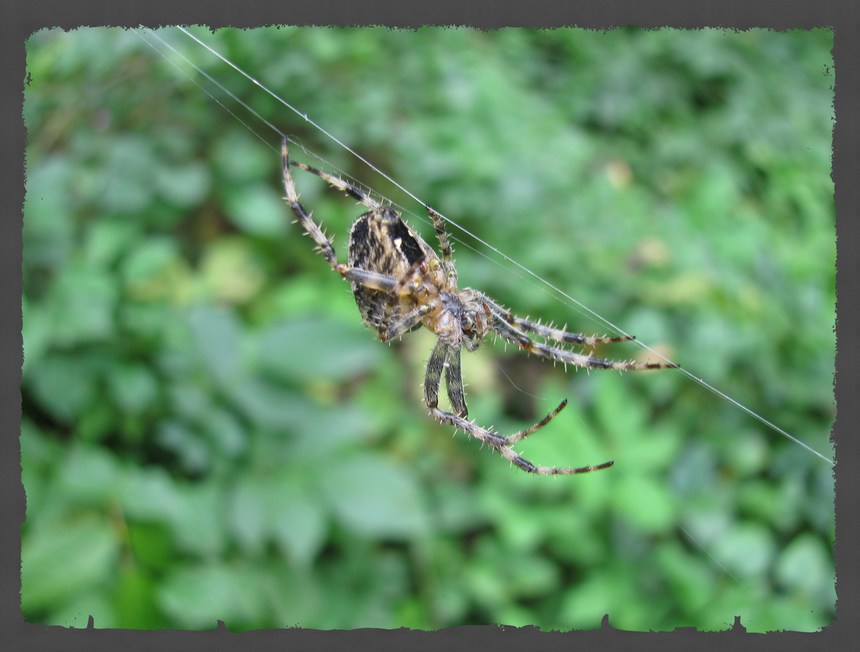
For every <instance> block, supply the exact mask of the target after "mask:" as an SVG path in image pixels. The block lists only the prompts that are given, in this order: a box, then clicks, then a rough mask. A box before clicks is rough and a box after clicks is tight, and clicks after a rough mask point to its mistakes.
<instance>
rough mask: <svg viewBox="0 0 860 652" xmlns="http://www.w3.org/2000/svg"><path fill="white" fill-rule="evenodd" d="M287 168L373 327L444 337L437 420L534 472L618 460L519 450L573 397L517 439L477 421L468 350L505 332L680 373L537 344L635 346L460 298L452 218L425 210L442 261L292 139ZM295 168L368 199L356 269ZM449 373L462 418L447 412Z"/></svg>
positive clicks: (357, 233)
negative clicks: (300, 158) (465, 365)
mask: <svg viewBox="0 0 860 652" xmlns="http://www.w3.org/2000/svg"><path fill="white" fill-rule="evenodd" d="M281 164H282V171H283V182H284V188H285V190H286V197H285V198H284V199H285V200H286V202H287V203H288V204H289V205H290V208H291V209H292V211H293V213H295V215H296V218H297V220H298V222H299V224H301V226H302V228H303V229H304V230H305V232H306V234H307V235H309V236H310V237H311V238H312V239H313V241H314V242H315V243H316V249H317V250H318V251H319V252H320V253H321V254H322V256H323V257H324V258H325V259H326V262H328V264H329V266H331V268H332V269H333V270H334V271H335V272H337V273H338V274H340V275H341V276H342V277H343V278H344V279H346V280H348V281H349V282H350V285H351V286H352V293H353V296H354V297H355V302H356V304H357V305H358V309H359V311H360V312H361V317H362V320H363V321H364V323H365V324H366V325H367V326H369V327H370V328H373V329H374V330H376V332H377V333H378V335H379V339H380V340H382V341H383V342H390V341H391V340H393V339H395V338H399V337H401V336H402V335H404V334H406V333H408V332H411V331H414V330H416V329H418V328H420V327H421V326H424V327H425V328H427V329H429V330H430V331H431V332H433V333H434V334H435V335H436V336H437V340H436V345H435V346H434V347H433V352H432V353H431V354H430V360H429V361H428V362H427V371H426V374H425V378H424V402H425V403H426V404H427V407H428V408H429V409H430V414H431V415H432V416H433V417H435V418H436V419H437V420H438V421H439V422H440V423H443V424H447V425H450V426H453V427H454V428H455V429H460V430H463V431H465V432H466V433H467V434H469V435H471V436H472V437H474V438H475V439H477V440H479V441H481V442H483V443H486V444H488V445H489V446H490V447H491V448H492V449H493V450H495V451H496V452H498V453H499V454H501V455H502V457H504V458H505V459H507V460H509V461H510V462H512V463H513V464H515V465H516V466H517V467H519V468H520V469H522V470H523V471H526V472H528V473H536V474H539V475H570V474H574V473H587V472H589V471H597V470H600V469H605V468H608V467H610V466H612V465H613V464H614V462H611V461H610V462H604V463H602V464H596V465H592V466H582V467H577V468H567V467H554V466H538V465H536V464H532V463H531V462H529V461H528V460H526V459H524V458H523V457H522V456H520V455H518V454H517V453H516V452H515V451H514V449H513V445H514V444H515V443H517V442H519V441H521V440H523V439H525V438H526V437H528V436H529V435H531V434H533V433H534V432H536V431H537V430H540V429H541V428H543V427H544V426H545V425H547V424H548V423H549V422H550V421H552V419H553V418H554V417H555V416H556V415H557V414H558V413H559V412H561V411H562V410H563V409H564V407H565V406H566V405H567V399H565V400H563V401H562V402H561V403H560V404H559V405H558V407H556V408H555V409H554V410H553V411H552V412H550V413H549V414H547V415H546V416H545V417H544V418H543V419H541V420H540V421H538V422H537V423H535V424H534V425H532V426H530V427H529V428H526V429H524V430H520V431H519V432H517V433H514V434H513V435H509V436H507V437H504V436H502V435H499V434H497V433H496V432H494V431H493V430H492V429H490V428H484V427H482V426H479V425H478V424H477V423H475V422H473V421H470V420H469V419H468V414H469V412H468V409H467V407H466V397H465V392H464V389H463V378H462V373H461V367H460V351H461V349H463V348H464V347H465V349H466V350H467V351H474V350H475V349H477V348H478V347H479V346H480V344H481V341H482V340H483V339H484V337H485V336H487V335H488V334H489V333H495V334H497V335H498V336H500V337H501V338H502V339H504V340H506V341H507V342H511V343H513V344H514V345H516V346H517V347H518V348H519V349H521V350H523V351H527V352H528V353H532V354H534V355H536V356H538V357H541V358H545V359H549V360H553V361H557V362H561V363H563V364H565V365H568V364H571V365H575V366H578V367H590V368H595V369H617V370H628V369H638V370H641V369H665V368H675V367H677V365H674V364H668V363H667V364H664V363H660V362H619V361H612V360H603V359H600V358H593V357H590V356H588V355H584V354H582V353H576V352H574V351H570V350H568V349H565V348H562V347H561V346H552V345H549V344H546V343H544V342H540V341H536V340H535V339H533V338H532V336H538V337H541V338H543V339H545V340H551V341H553V342H556V343H558V344H560V345H563V344H578V345H583V346H594V345H596V344H606V343H612V342H623V341H627V340H632V339H634V338H632V337H596V336H587V335H582V334H579V333H571V332H568V331H567V330H565V329H559V328H552V327H550V326H545V325H543V324H540V323H537V322H533V321H530V320H528V319H524V318H522V317H518V316H517V315H514V314H513V313H512V312H510V311H509V310H508V309H506V308H504V307H502V306H501V305H500V304H498V303H496V302H495V301H494V300H493V299H491V298H490V297H488V296H487V295H486V294H484V293H482V292H479V291H478V290H473V289H471V288H464V289H462V290H460V289H458V287H457V270H456V268H455V267H454V262H453V259H452V252H451V244H450V242H449V240H448V234H447V232H446V231H445V226H444V223H443V222H442V218H441V217H440V216H439V214H438V213H436V212H435V211H434V210H433V209H432V208H430V207H429V206H426V205H425V208H426V209H427V212H428V213H429V215H430V218H431V220H432V221H433V226H434V228H435V230H436V236H437V239H438V240H439V249H440V252H441V258H440V257H439V256H438V255H437V254H436V252H435V251H434V250H433V249H432V248H431V247H430V245H428V244H427V243H426V242H425V241H424V240H423V239H422V238H421V236H419V235H418V234H417V233H415V231H413V230H412V229H411V228H409V226H408V225H407V224H406V222H404V220H403V218H402V217H401V215H400V213H398V212H397V211H395V210H394V209H393V208H392V207H391V206H388V205H383V204H381V203H379V202H377V201H376V200H375V199H373V198H372V197H371V196H369V195H368V194H367V193H366V192H365V191H364V190H362V189H361V188H359V187H357V186H355V185H354V184H351V183H349V182H347V181H344V180H343V179H340V178H338V177H336V176H333V175H331V174H328V173H326V172H323V171H322V170H318V169H316V168H313V167H311V166H309V165H306V164H304V163H300V162H297V161H292V160H290V157H289V149H288V145H287V138H284V139H283V140H282V142H281ZM290 166H293V167H296V168H299V169H301V170H304V171H306V172H310V173H312V174H315V175H317V176H318V177H320V178H321V179H323V180H324V181H325V182H326V183H328V184H329V185H330V186H331V187H332V188H335V189H337V190H339V191H341V192H343V193H345V194H346V195H348V196H350V197H352V198H353V199H356V200H358V202H359V203H360V204H362V205H363V206H365V207H366V208H367V209H368V210H367V212H365V213H362V214H361V215H359V216H358V217H357V218H356V220H355V221H354V222H353V224H352V227H351V229H350V234H349V255H348V264H344V263H340V262H338V260H337V256H336V255H335V251H334V247H333V245H332V240H330V239H329V238H328V237H327V236H326V235H325V233H324V232H323V230H322V229H321V228H320V226H319V225H318V224H317V223H316V222H315V221H314V220H313V219H311V215H310V213H308V212H307V211H306V210H305V208H304V207H303V206H302V204H301V203H300V202H299V196H298V194H297V193H296V187H295V184H294V182H293V178H292V174H291V173H290ZM529 334H532V336H530V335H529ZM443 373H444V375H445V384H446V388H447V393H448V399H449V400H450V403H451V407H452V409H453V410H454V412H447V411H445V410H442V409H440V408H439V388H440V386H441V383H442V374H443Z"/></svg>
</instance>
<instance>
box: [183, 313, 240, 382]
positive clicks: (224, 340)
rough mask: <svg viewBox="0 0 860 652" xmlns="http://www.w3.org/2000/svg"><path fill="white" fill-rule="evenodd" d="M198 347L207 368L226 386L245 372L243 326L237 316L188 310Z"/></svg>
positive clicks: (189, 320) (189, 321) (189, 323)
mask: <svg viewBox="0 0 860 652" xmlns="http://www.w3.org/2000/svg"><path fill="white" fill-rule="evenodd" d="M188 325H189V327H190V329H191V337H192V338H193V340H194V346H195V348H196V350H197V352H198V354H199V355H200V358H201V360H202V361H203V364H204V365H205V366H206V369H207V370H208V371H209V373H211V374H212V375H213V376H214V377H215V379H216V380H218V381H219V382H220V383H222V384H232V383H235V382H236V380H237V376H239V374H240V373H241V372H242V359H241V350H240V345H241V337H242V327H241V325H240V323H239V321H238V319H237V318H236V316H235V315H234V313H232V312H230V311H228V310H225V309H223V308H215V307H212V306H197V307H194V308H192V309H191V310H189V311H188Z"/></svg>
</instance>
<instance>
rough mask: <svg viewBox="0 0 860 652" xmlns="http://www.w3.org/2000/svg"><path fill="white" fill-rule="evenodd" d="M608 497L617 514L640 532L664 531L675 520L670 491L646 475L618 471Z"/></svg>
mask: <svg viewBox="0 0 860 652" xmlns="http://www.w3.org/2000/svg"><path fill="white" fill-rule="evenodd" d="M612 501H613V504H614V506H615V509H617V510H618V512H619V513H620V514H623V515H624V517H625V518H626V519H627V520H628V521H629V522H630V523H632V524H633V525H634V526H635V527H637V528H638V529H640V530H642V531H644V532H648V533H652V534H653V533H658V532H664V531H666V530H668V529H670V528H671V527H672V525H673V524H674V522H675V502H674V500H672V496H671V494H670V493H669V491H668V489H667V488H666V487H664V486H661V485H659V484H658V483H657V482H656V481H655V480H653V479H652V478H650V477H645V476H640V475H632V474H629V473H625V474H623V475H621V476H620V477H619V478H618V484H617V487H616V489H615V492H614V493H613V496H612Z"/></svg>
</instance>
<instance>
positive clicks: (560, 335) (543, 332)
mask: <svg viewBox="0 0 860 652" xmlns="http://www.w3.org/2000/svg"><path fill="white" fill-rule="evenodd" d="M484 300H485V301H486V302H487V303H488V304H490V307H491V309H492V311H493V312H494V313H495V314H496V315H498V316H499V317H501V318H502V319H504V320H505V321H506V322H507V323H508V324H509V325H511V326H513V327H515V328H519V329H521V330H523V331H527V332H529V333H536V334H537V335H540V336H541V337H545V338H547V339H550V340H554V341H556V342H560V343H564V344H583V345H585V346H594V345H595V344H611V343H612V342H629V341H630V340H635V339H636V338H635V337H628V336H619V337H598V336H596V335H584V334H582V333H571V332H569V331H568V330H566V329H564V328H552V327H551V326H545V325H543V324H540V323H538V322H533V321H531V320H529V319H523V318H522V317H518V316H517V315H515V314H514V313H512V312H511V311H510V310H508V309H507V308H505V307H504V306H501V305H499V304H498V303H496V302H495V301H493V300H492V299H490V298H489V297H488V296H486V295H484Z"/></svg>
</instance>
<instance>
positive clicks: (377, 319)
mask: <svg viewBox="0 0 860 652" xmlns="http://www.w3.org/2000/svg"><path fill="white" fill-rule="evenodd" d="M435 256H436V254H435V252H434V251H433V250H432V249H431V248H430V246H429V245H428V244H427V243H426V242H424V240H422V239H421V236H419V235H418V234H417V233H415V232H414V231H413V230H412V229H410V228H409V227H408V226H407V224H406V223H405V222H404V221H403V220H402V219H401V217H400V216H399V215H398V214H397V213H396V212H395V211H394V210H392V209H391V208H389V207H383V208H381V209H379V210H377V211H368V212H367V213H364V214H363V215H360V216H359V217H358V219H356V220H355V222H354V223H353V225H352V228H351V229H350V232H349V257H348V260H349V265H350V267H355V268H357V269H364V270H368V271H371V272H379V273H380V274H386V275H388V276H392V277H394V278H396V279H402V278H404V277H405V276H406V274H407V273H408V272H409V270H410V268H411V267H412V265H413V264H414V263H415V262H416V261H418V260H420V259H422V258H425V259H428V258H430V257H435ZM352 293H353V295H354V296H355V302H356V304H357V305H358V310H359V312H361V318H362V319H363V320H364V323H365V324H367V325H368V326H370V327H371V328H373V329H375V330H379V328H380V326H381V325H382V324H383V323H385V324H389V323H390V322H391V320H392V319H397V317H398V315H400V313H401V306H400V304H399V299H398V298H396V297H395V296H393V295H392V294H389V293H386V292H381V291H379V290H372V289H369V288H366V287H364V286H361V285H358V284H356V283H352ZM418 326H420V324H419V325H418ZM418 326H416V328H418Z"/></svg>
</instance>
